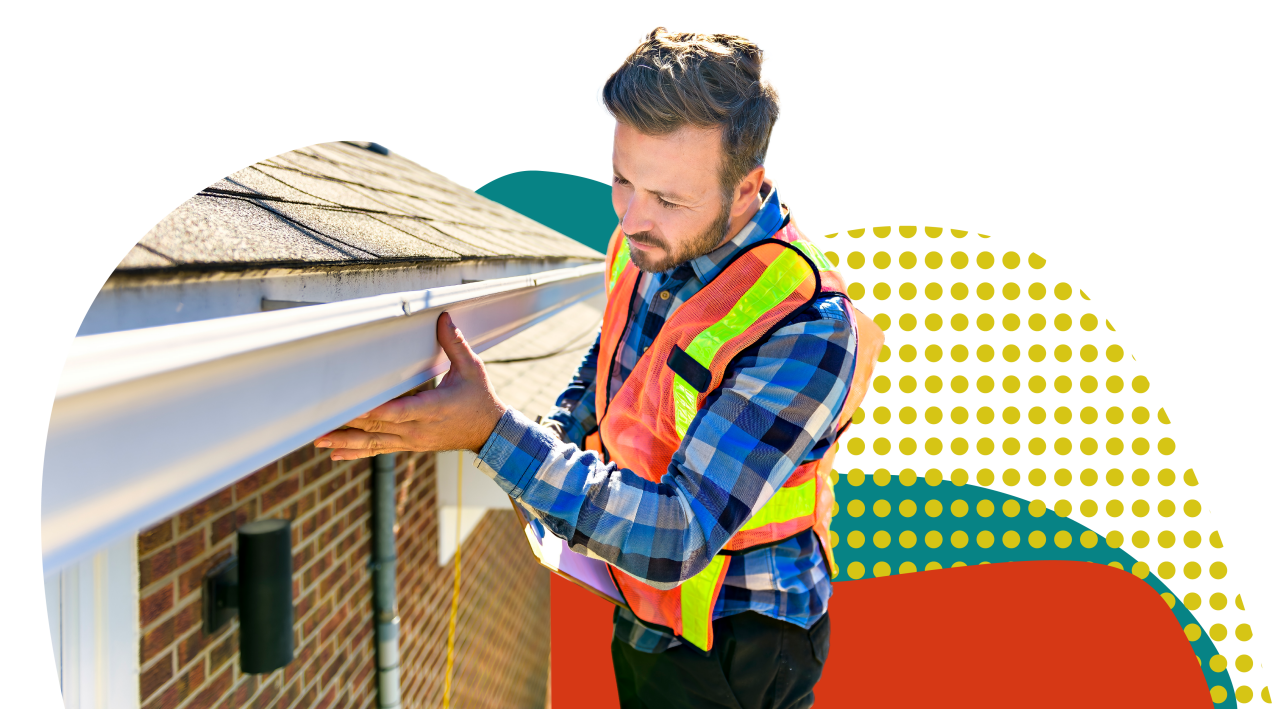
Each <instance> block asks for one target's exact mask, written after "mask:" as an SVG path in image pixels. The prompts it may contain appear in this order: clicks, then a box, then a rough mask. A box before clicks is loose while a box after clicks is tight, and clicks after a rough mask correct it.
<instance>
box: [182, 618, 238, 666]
mask: <svg viewBox="0 0 1280 709" xmlns="http://www.w3.org/2000/svg"><path fill="white" fill-rule="evenodd" d="M231 627H232V624H231V623H228V624H227V625H224V626H222V628H221V629H220V630H219V631H218V632H217V633H214V634H213V635H205V634H204V628H197V629H196V630H194V631H192V632H191V633H189V634H188V635H187V636H186V637H184V638H182V639H181V640H179V641H178V644H177V648H178V666H179V667H182V666H184V665H186V664H187V663H188V662H191V661H192V660H194V659H195V658H196V656H197V655H199V654H200V653H201V652H204V649H205V648H207V647H209V646H210V645H213V644H215V643H217V642H219V641H221V640H222V639H223V638H224V637H226V636H227V634H228V633H229V632H230V630H231ZM201 664H202V665H203V663H201Z"/></svg>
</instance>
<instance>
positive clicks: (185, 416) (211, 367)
mask: <svg viewBox="0 0 1280 709" xmlns="http://www.w3.org/2000/svg"><path fill="white" fill-rule="evenodd" d="M603 270H604V265H603V264H592V265H589V266H579V267H576V268H566V269H558V270H554V271H546V272H543V273H539V274H534V275H531V276H517V277H513V278H503V279H496V280H490V281H483V282H480V283H469V284H464V285H457V286H446V287H441V288H432V289H429V290H425V291H415V292H409V293H394V294H388V295H379V296H373V297H368V298H359V299H354V300H347V301H342V302H337V303H327V304H322V305H312V306H308V307H303V308H291V309H287V310H278V311H272V312H265V313H253V314H249V315H237V316H233V317H226V318H218V319H214V320H204V321H200V322H190V323H180V324H176V325H165V326H161V327H151V328H143V329H138V330H128V331H123V332H112V333H104V334H99V335H88V336H84V337H78V338H76V340H75V342H74V344H73V345H72V348H71V353H70V355H69V356H68V358H67V363H66V366H65V367H64V369H63V373H62V378H61V380H60V381H59V385H58V392H57V396H56V398H55V400H54V404H53V414H52V416H51V419H50V423H49V438H48V442H47V446H46V450H45V467H44V486H43V497H42V508H41V533H42V548H43V556H44V568H45V573H49V572H51V571H54V570H57V569H58V568H60V567H62V566H64V565H66V564H68V563H70V562H72V561H74V560H75V559H77V558H80V557H82V556H84V555H86V554H89V553H90V552H92V551H94V550H95V549H97V548H99V547H101V546H103V545H105V544H107V543H109V542H110V541H112V540H114V539H116V538H118V537H120V536H122V535H125V534H131V533H134V532H136V531H138V530H140V529H143V528H145V527H147V526H148V525H150V524H154V523H155V522H157V521H159V520H161V519H163V518H164V517H166V516H168V515H171V514H173V513H174V512H176V511H178V510H180V509H182V508H184V507H186V506H188V505H190V504H192V503H194V502H197V501H199V500H200V499H202V498H204V497H206V496H208V495H210V494H212V493H214V492H216V491H217V490H219V489H221V488H223V487H225V486H227V485H229V484H231V483H233V482H235V481H236V480H238V479H240V478H241V477H244V476H245V475H247V474H249V473H251V472H253V471H254V470H256V469H258V468H260V467H262V466H263V465H266V464H267V463H270V462H272V461H274V460H276V459H277V458H280V457H282V456H284V455H285V454H287V453H289V452H291V451H293V450H295V449H297V448H299V447H301V446H302V445H305V444H306V443H309V442H310V441H311V440H313V439H314V438H315V437H316V436H319V435H320V434H322V433H324V432H326V431H329V430H332V429H333V428H335V427H337V426H339V425H341V424H343V423H345V422H346V421H349V420H351V419H352V418H354V417H355V416H358V415H359V414H361V413H363V412H365V411H367V410H369V409H370V408H372V407H374V406H377V405H378V404H380V403H382V402H385V401H387V400H389V399H391V398H393V397H395V396H397V395H399V394H401V393H403V392H405V391H408V390H409V389H412V388H413V387H415V386H418V385H419V384H422V383H424V382H426V381H427V380H428V379H431V378H432V377H435V376H437V375H439V374H441V373H443V372H444V371H445V370H447V369H448V360H447V359H446V358H445V356H444V354H443V353H442V352H441V350H440V348H439V347H438V346H437V344H436V339H435V322H436V318H437V316H438V315H439V314H440V313H441V312H443V311H444V310H446V309H447V310H448V311H449V312H450V314H451V315H452V316H453V318H454V321H455V322H456V323H457V325H458V327H459V328H460V329H461V330H462V332H463V334H465V335H466V336H467V339H468V341H469V342H470V343H471V346H472V347H473V348H474V349H475V350H476V351H477V352H479V351H483V350H484V349H486V348H488V347H491V346H493V345H495V344H497V343H499V342H501V341H502V340H505V339H506V338H508V337H510V336H512V335H514V334H516V333H517V332H519V331H521V330H523V329H525V328H527V327H529V326H531V325H534V324H536V323H538V322H540V321H542V320H544V319H545V318H547V317H550V316H551V315H553V314H555V313H556V312H557V311H559V310H561V309H562V308H564V307H567V306H569V305H572V304H573V303H576V302H578V301H580V300H583V299H584V298H588V297H591V296H594V295H596V294H597V293H599V292H600V291H601V290H602V289H603V279H602V278H601V274H602V273H603Z"/></svg>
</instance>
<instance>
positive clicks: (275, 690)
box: [247, 677, 280, 709]
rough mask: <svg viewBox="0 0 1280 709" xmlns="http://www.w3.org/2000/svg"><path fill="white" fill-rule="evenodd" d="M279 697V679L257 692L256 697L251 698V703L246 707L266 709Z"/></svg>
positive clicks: (249, 708)
mask: <svg viewBox="0 0 1280 709" xmlns="http://www.w3.org/2000/svg"><path fill="white" fill-rule="evenodd" d="M278 696H280V678H278V677H277V678H276V679H274V680H272V681H271V682H270V683H269V684H267V685H266V686H265V687H262V688H261V689H260V690H259V691H258V696H256V697H254V698H253V703H252V704H249V705H247V707H248V709H266V708H267V707H269V706H271V703H272V701H273V700H275V698H276V697H278Z"/></svg>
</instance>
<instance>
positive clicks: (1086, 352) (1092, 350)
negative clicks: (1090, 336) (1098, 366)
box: [1080, 345, 1098, 362]
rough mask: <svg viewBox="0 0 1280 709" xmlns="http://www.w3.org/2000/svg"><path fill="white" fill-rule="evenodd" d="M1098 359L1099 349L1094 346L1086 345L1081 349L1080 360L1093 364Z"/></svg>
mask: <svg viewBox="0 0 1280 709" xmlns="http://www.w3.org/2000/svg"><path fill="white" fill-rule="evenodd" d="M1097 358H1098V348H1097V347H1094V346H1093V345H1084V346H1083V347H1081V348H1080V359H1082V360H1084V361H1086V362H1092V361H1093V360H1095V359H1097Z"/></svg>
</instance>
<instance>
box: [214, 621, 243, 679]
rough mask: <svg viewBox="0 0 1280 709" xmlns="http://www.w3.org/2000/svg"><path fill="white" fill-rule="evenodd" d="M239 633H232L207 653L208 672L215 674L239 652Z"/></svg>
mask: <svg viewBox="0 0 1280 709" xmlns="http://www.w3.org/2000/svg"><path fill="white" fill-rule="evenodd" d="M239 642H240V633H239V631H238V630H237V631H233V632H232V633H231V634H230V635H228V636H227V638H226V639H225V640H223V641H222V642H220V643H218V644H216V645H214V646H213V649H212V650H210V651H209V671H210V672H217V671H218V669H219V668H220V667H222V666H223V665H224V664H226V662H227V661H228V660H230V659H231V658H232V657H235V656H236V653H238V652H239V651H240V645H239V644H238V643H239Z"/></svg>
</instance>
